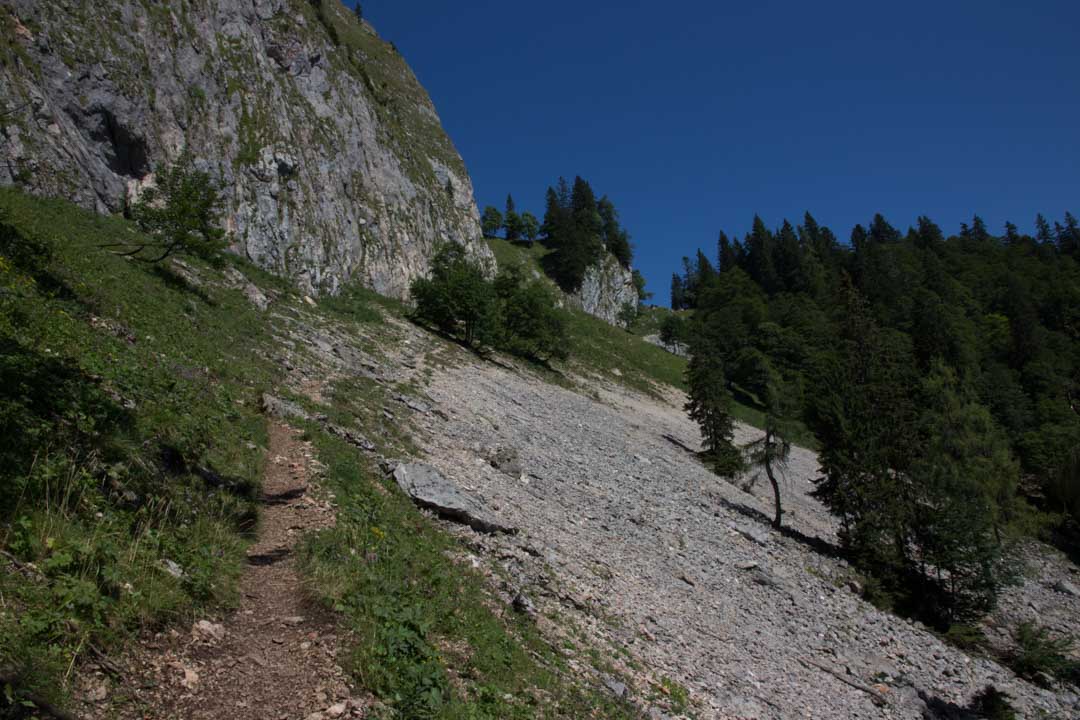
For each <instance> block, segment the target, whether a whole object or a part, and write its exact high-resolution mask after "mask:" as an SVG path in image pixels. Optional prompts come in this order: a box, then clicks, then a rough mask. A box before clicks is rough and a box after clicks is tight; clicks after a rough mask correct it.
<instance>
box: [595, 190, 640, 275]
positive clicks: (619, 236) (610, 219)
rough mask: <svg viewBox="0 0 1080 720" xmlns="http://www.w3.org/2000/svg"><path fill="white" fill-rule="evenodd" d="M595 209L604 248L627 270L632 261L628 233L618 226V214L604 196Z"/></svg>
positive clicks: (613, 205) (631, 249)
mask: <svg viewBox="0 0 1080 720" xmlns="http://www.w3.org/2000/svg"><path fill="white" fill-rule="evenodd" d="M596 209H597V212H598V213H599V214H600V222H601V233H602V235H603V239H604V246H605V247H606V248H607V250H608V252H610V253H611V254H612V255H614V256H615V259H616V260H618V261H619V264H620V265H622V266H623V267H624V268H629V267H630V264H631V263H632V262H633V259H634V253H633V248H632V247H631V246H630V235H629V233H627V232H626V230H624V229H623V228H622V227H621V226H620V225H619V213H618V211H616V210H615V204H614V203H612V202H611V200H610V199H608V196H607V195H605V196H604V197H602V198H600V201H599V202H598V203H597V205H596Z"/></svg>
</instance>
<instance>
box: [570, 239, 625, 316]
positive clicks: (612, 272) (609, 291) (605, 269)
mask: <svg viewBox="0 0 1080 720" xmlns="http://www.w3.org/2000/svg"><path fill="white" fill-rule="evenodd" d="M570 302H572V303H573V304H574V305H576V306H578V307H580V308H581V309H582V310H584V311H585V312H587V313H589V314H590V315H595V316H596V317H598V318H600V319H601V320H604V321H606V322H608V323H611V324H613V325H614V324H616V323H617V322H618V318H619V311H620V310H622V308H623V306H624V305H626V304H627V303H630V304H632V305H637V302H638V295H637V288H636V287H634V275H633V272H632V271H630V270H627V269H626V268H624V267H623V266H622V265H620V264H619V261H618V260H616V259H615V257H614V256H613V255H608V254H605V255H604V257H603V259H602V260H601V261H600V262H599V263H597V264H596V265H593V266H592V267H590V268H589V269H588V270H587V271H586V272H585V280H584V281H583V282H582V284H581V289H579V290H578V291H577V292H576V293H574V294H573V295H571V296H570Z"/></svg>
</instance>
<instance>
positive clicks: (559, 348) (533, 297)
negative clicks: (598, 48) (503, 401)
mask: <svg viewBox="0 0 1080 720" xmlns="http://www.w3.org/2000/svg"><path fill="white" fill-rule="evenodd" d="M495 294H496V295H497V296H498V298H499V319H500V321H501V322H500V324H501V328H500V329H501V333H500V335H501V337H500V342H499V346H500V348H502V349H503V350H506V351H507V352H510V353H513V354H514V355H520V356H522V357H526V358H530V359H534V360H539V361H541V362H546V361H547V360H549V359H551V358H557V359H560V360H565V359H566V358H567V356H568V355H569V352H568V350H567V345H568V344H569V340H568V339H567V330H566V319H565V317H564V315H563V313H562V312H561V311H560V310H559V309H558V308H557V307H556V305H555V296H554V294H553V293H552V292H551V290H550V289H549V288H548V287H547V286H546V285H544V283H543V281H541V280H532V281H528V282H527V281H525V277H524V272H523V271H522V270H521V268H520V267H518V266H510V267H508V268H505V269H503V271H502V272H500V273H499V276H498V277H497V278H496V279H495Z"/></svg>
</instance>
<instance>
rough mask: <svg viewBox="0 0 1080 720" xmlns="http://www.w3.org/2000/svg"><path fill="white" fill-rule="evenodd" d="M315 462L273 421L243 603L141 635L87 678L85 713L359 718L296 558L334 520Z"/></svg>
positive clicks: (324, 618)
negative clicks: (123, 654)
mask: <svg viewBox="0 0 1080 720" xmlns="http://www.w3.org/2000/svg"><path fill="white" fill-rule="evenodd" d="M314 465H315V461H314V460H313V459H312V450H311V447H310V445H309V444H308V443H305V442H302V441H301V440H300V439H299V438H298V433H297V431H295V430H293V429H291V428H289V427H286V426H284V425H280V424H276V423H275V424H272V425H271V427H270V448H269V458H268V462H267V468H266V473H265V477H264V482H263V508H262V512H261V514H260V526H259V536H258V540H257V541H256V542H255V544H253V545H252V546H251V547H250V548H249V550H248V557H247V567H246V568H245V570H244V575H243V578H242V580H241V582H240V592H241V598H240V603H239V607H238V608H237V610H236V611H235V612H234V613H233V614H231V615H230V616H228V617H226V618H224V619H223V620H221V622H220V623H218V622H214V621H213V620H210V619H205V620H200V621H197V622H196V623H195V624H194V625H193V626H192V628H191V632H190V634H187V635H185V634H182V633H178V632H176V631H172V632H171V633H167V634H162V635H159V636H157V637H155V638H153V639H152V641H151V642H148V643H145V644H144V645H143V646H142V647H141V648H140V649H139V650H138V651H136V652H135V653H134V654H133V655H131V656H129V657H127V658H125V660H124V665H125V666H124V667H119V668H112V673H111V674H112V675H113V676H114V678H118V680H114V681H110V680H108V679H107V678H108V676H107V675H106V674H105V673H101V674H98V675H91V676H88V677H84V678H83V683H84V685H85V697H86V698H87V700H86V702H85V704H84V707H83V708H82V713H81V716H82V717H86V718H102V719H104V718H123V719H125V720H126V719H129V718H145V719H151V718H161V719H163V720H164V719H165V718H168V719H170V720H173V719H175V718H191V719H192V720H204V719H205V720H209V719H210V718H233V719H239V718H251V719H252V720H255V719H258V720H294V719H299V720H308V719H310V720H321V719H322V718H337V717H363V716H364V715H365V703H363V702H361V701H356V700H353V699H352V693H351V692H350V687H349V685H348V682H347V678H346V674H345V673H344V671H343V670H342V669H341V667H340V666H339V665H338V663H337V659H336V654H337V651H338V647H339V642H338V637H339V636H338V633H339V629H338V627H337V625H336V623H335V621H334V618H333V615H332V614H331V613H329V612H328V611H326V610H325V609H323V608H321V607H319V606H318V605H316V604H315V603H313V602H312V601H310V600H309V597H308V594H307V593H306V592H305V590H304V586H303V580H302V578H301V577H300V575H299V573H298V571H297V569H296V567H295V561H294V558H293V551H294V549H295V545H296V542H297V541H298V540H299V538H300V537H302V536H303V535H304V534H306V533H309V532H311V531H314V530H318V529H320V528H324V527H329V526H331V525H332V524H333V523H334V512H333V508H332V507H331V506H330V504H329V503H327V502H325V501H323V500H320V499H318V498H317V497H315V495H314V487H313V485H312V480H313V476H314V474H315V473H314V472H313V471H314V467H313V466H314Z"/></svg>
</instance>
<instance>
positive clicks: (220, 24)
mask: <svg viewBox="0 0 1080 720" xmlns="http://www.w3.org/2000/svg"><path fill="white" fill-rule="evenodd" d="M0 37H2V38H3V42H0V185H19V186H22V187H24V188H26V189H28V190H30V191H32V192H35V193H39V194H49V195H59V196H63V197H66V198H69V199H71V200H74V201H75V202H78V203H79V204H80V205H83V206H85V207H90V208H94V209H97V210H98V211H100V212H117V211H119V210H121V209H122V208H123V206H124V203H125V201H126V200H127V199H128V198H130V197H131V195H132V194H133V193H136V192H138V190H139V188H140V187H142V186H143V185H145V184H146V183H148V182H152V181H153V171H154V169H155V168H156V167H157V166H158V165H159V164H161V163H167V162H171V161H173V160H175V159H176V158H177V157H179V156H180V155H181V153H182V152H184V151H185V150H186V151H187V152H189V153H190V154H191V155H192V157H193V158H194V159H195V162H196V165H197V166H198V167H200V169H203V170H206V171H209V172H210V173H212V174H213V175H216V176H220V178H221V179H222V181H223V183H224V186H225V195H226V197H227V201H228V203H227V205H228V206H227V208H226V218H225V223H226V225H227V229H228V230H230V231H231V232H232V233H233V235H232V236H233V239H234V244H233V247H232V249H233V251H235V252H237V253H239V254H241V255H244V256H246V257H248V258H249V259H251V260H252V261H254V262H255V263H256V264H258V265H260V266H262V267H263V268H265V269H267V270H270V271H272V272H275V273H278V274H280V275H283V276H286V277H289V278H291V279H293V281H294V282H296V284H297V285H298V286H299V287H300V288H301V289H303V290H304V291H306V292H309V293H312V294H315V293H332V292H335V291H336V290H338V289H339V288H340V287H341V286H342V285H344V284H345V283H347V282H350V281H358V282H362V283H363V284H364V285H366V286H368V287H371V288H373V289H375V290H377V291H379V292H381V293H384V294H388V295H392V296H396V297H404V296H405V295H406V294H407V290H408V285H409V282H410V281H411V280H412V278H414V277H416V276H417V275H421V274H423V273H425V272H427V270H428V265H429V261H430V258H431V257H432V254H433V250H434V248H435V246H436V245H437V244H438V243H440V242H443V241H453V242H458V243H461V244H463V245H465V246H466V247H467V248H469V250H470V252H471V253H472V254H473V255H474V256H475V257H476V258H478V259H480V260H481V261H483V262H484V263H485V264H488V265H489V266H490V267H494V258H493V256H492V255H491V252H490V250H489V249H488V248H487V246H486V245H485V244H484V243H483V242H482V241H481V237H480V225H479V214H478V212H477V209H476V203H475V200H474V199H473V189H472V184H471V181H470V180H469V176H468V173H467V171H466V169H465V165H464V163H463V162H462V160H461V157H460V156H459V155H458V153H457V151H456V150H455V149H454V146H453V144H452V143H451V142H450V140H449V138H448V137H447V136H446V133H445V132H444V131H443V129H442V126H441V124H440V121H439V117H438V115H437V114H436V112H435V109H434V107H433V105H432V103H431V100H430V98H429V97H428V95H427V93H426V92H425V91H424V89H423V88H422V87H421V86H420V84H419V83H418V82H417V80H416V78H415V76H414V75H413V73H412V71H411V70H410V69H409V67H408V65H407V64H406V63H405V61H404V60H403V59H402V57H401V56H400V55H399V54H398V53H397V51H396V49H395V48H394V47H393V46H392V45H390V44H388V43H385V42H383V41H382V40H381V39H380V38H379V37H378V36H377V35H376V33H375V31H374V30H373V29H372V28H371V26H370V25H368V24H367V23H361V22H359V21H358V20H357V19H356V18H355V17H354V16H353V15H352V13H351V12H350V11H349V10H348V9H347V8H345V7H344V6H343V5H342V4H341V3H340V2H338V1H337V0H322V2H321V3H320V2H318V0H316V1H315V2H312V1H311V0H203V1H202V2H191V1H190V0H184V1H183V2H169V3H146V2H142V1H140V0H110V2H105V3H87V2H81V1H80V0H51V1H50V2H40V1H39V0H3V2H0Z"/></svg>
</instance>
